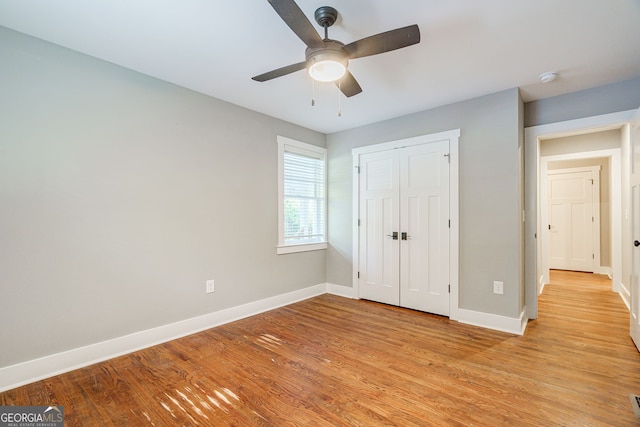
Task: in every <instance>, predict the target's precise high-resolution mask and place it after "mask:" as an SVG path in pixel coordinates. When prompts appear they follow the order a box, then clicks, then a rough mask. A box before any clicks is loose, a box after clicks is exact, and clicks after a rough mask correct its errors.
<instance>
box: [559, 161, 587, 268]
mask: <svg viewBox="0 0 640 427" xmlns="http://www.w3.org/2000/svg"><path fill="white" fill-rule="evenodd" d="M597 178H598V177H595V176H594V173H593V171H577V172H576V171H572V170H571V169H562V170H553V171H549V267H550V268H553V269H559V270H574V271H587V272H591V273H593V266H594V253H595V252H594V248H593V221H594V212H593V205H594V201H593V184H594V181H595V180H596V179H597Z"/></svg>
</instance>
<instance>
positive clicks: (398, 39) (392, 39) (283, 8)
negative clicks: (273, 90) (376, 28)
mask: <svg viewBox="0 0 640 427" xmlns="http://www.w3.org/2000/svg"><path fill="white" fill-rule="evenodd" d="M268 1H269V4H271V6H273V8H274V9H275V11H276V13H278V15H280V17H281V18H282V20H283V21H284V22H285V23H286V24H287V25H288V26H289V28H291V29H292V30H293V32H294V33H296V35H297V36H298V37H299V38H300V39H301V40H302V41H303V42H304V44H306V45H307V49H306V51H305V60H304V61H303V62H298V63H297V64H292V65H287V66H286V67H282V68H278V69H276V70H272V71H269V72H267V73H264V74H260V75H258V76H255V77H252V79H253V80H255V81H258V82H265V81H267V80H271V79H275V78H277V77H282V76H285V75H287V74H291V73H293V72H296V71H299V70H302V69H304V68H306V69H307V70H308V72H309V74H310V75H311V77H312V78H313V79H314V80H318V81H327V82H335V83H336V84H337V85H338V87H339V88H340V90H341V91H342V93H343V94H344V95H345V96H347V97H350V96H353V95H357V94H359V93H360V92H362V88H361V87H360V85H359V84H358V82H357V81H356V79H355V78H354V77H353V75H352V74H351V73H350V72H349V70H348V69H347V68H348V65H349V60H350V59H356V58H363V57H365V56H372V55H377V54H379V53H384V52H389V51H392V50H396V49H401V48H403V47H407V46H411V45H414V44H417V43H420V29H419V28H418V26H417V25H409V26H408V27H403V28H397V29H395V30H391V31H386V32H384V33H380V34H376V35H374V36H370V37H366V38H364V39H360V40H357V41H355V42H351V43H349V44H346V45H345V44H344V43H342V42H340V41H338V40H332V39H330V38H329V35H328V29H329V27H330V26H332V25H333V24H334V23H335V22H336V19H338V11H337V10H336V9H334V8H333V7H330V6H322V7H320V8H318V9H317V10H316V11H315V14H314V18H315V20H316V22H317V23H318V24H319V25H320V26H321V27H323V28H324V38H320V35H319V34H318V32H317V31H316V30H315V28H314V27H313V25H312V24H311V22H309V20H308V19H307V17H306V16H305V15H304V13H303V12H302V10H301V9H300V7H299V6H298V5H297V4H296V2H295V1H294V0H268Z"/></svg>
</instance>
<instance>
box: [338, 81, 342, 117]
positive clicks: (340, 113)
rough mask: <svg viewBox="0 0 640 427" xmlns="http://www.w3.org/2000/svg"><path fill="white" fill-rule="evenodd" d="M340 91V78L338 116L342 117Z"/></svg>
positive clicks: (339, 85) (339, 84)
mask: <svg viewBox="0 0 640 427" xmlns="http://www.w3.org/2000/svg"><path fill="white" fill-rule="evenodd" d="M341 92H342V86H341V83H340V80H338V117H342V99H341V98H340V93H341Z"/></svg>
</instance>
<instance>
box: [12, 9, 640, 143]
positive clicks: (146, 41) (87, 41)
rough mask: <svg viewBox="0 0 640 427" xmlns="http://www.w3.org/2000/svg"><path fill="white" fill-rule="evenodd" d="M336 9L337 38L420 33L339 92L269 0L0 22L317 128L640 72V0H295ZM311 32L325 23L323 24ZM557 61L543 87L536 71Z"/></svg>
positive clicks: (540, 93) (333, 31) (29, 13)
mask: <svg viewBox="0 0 640 427" xmlns="http://www.w3.org/2000/svg"><path fill="white" fill-rule="evenodd" d="M297 2H298V5H299V6H300V8H301V9H302V10H303V11H304V12H305V14H306V15H307V17H309V19H310V21H311V22H312V23H313V24H314V25H315V24H316V23H315V21H314V20H313V13H314V11H315V9H316V8H317V7H319V6H324V5H328V6H333V7H335V8H336V9H338V12H339V13H340V17H339V18H338V22H336V24H335V25H334V26H333V27H331V28H330V29H329V36H330V37H331V38H333V39H337V40H340V41H342V42H344V43H350V42H352V41H355V40H358V39H360V38H363V37H367V36H370V35H373V34H377V33H380V32H383V31H387V30H391V29H394V28H397V27H403V26H406V25H411V24H418V26H419V27H420V31H421V35H422V41H421V42H420V44H418V45H415V46H411V47H408V48H405V49H401V50H397V51H394V52H388V53H385V54H382V55H377V56H373V57H368V58H360V59H356V60H353V61H351V63H350V64H349V69H350V71H351V72H352V73H353V75H354V76H355V77H356V79H357V80H358V82H359V83H360V85H361V86H362V88H363V92H362V93H361V94H359V95H356V96H354V97H352V98H344V97H341V98H342V99H341V104H342V116H341V117H338V114H337V113H338V90H337V88H336V87H335V86H334V85H333V84H330V83H328V84H327V83H324V84H316V88H315V92H316V95H315V97H316V106H315V107H311V97H312V83H311V80H310V78H309V77H308V75H307V74H306V72H305V71H299V72H297V73H294V74H290V75H288V76H284V77H281V78H278V79H275V80H272V81H269V82H265V83H258V82H255V81H253V80H251V77H252V76H254V75H257V74H261V73H263V72H266V71H270V70H272V69H275V68H279V67H281V66H285V65H289V64H292V63H295V62H300V61H303V60H304V50H305V45H304V44H303V43H302V41H301V40H300V39H299V38H298V37H297V36H296V35H295V34H294V33H293V32H292V31H291V30H290V29H289V28H288V27H287V26H286V25H285V24H284V22H283V21H282V20H281V19H280V17H279V16H278V15H277V14H276V12H275V11H274V10H273V8H272V7H271V6H270V5H269V3H268V2H267V0H241V1H239V0H236V1H222V0H0V25H2V26H5V27H8V28H10V29H13V30H16V31H20V32H23V33H25V34H29V35H32V36H35V37H38V38H41V39H44V40H47V41H50V42H52V43H56V44H58V45H61V46H65V47H68V48H70V49H73V50H76V51H79V52H82V53H85V54H88V55H91V56H94V57H97V58H100V59H103V60H105V61H109V62H112V63H115V64H118V65H121V66H123V67H126V68H130V69H132V70H136V71H139V72H141V73H144V74H147V75H150V76H153V77H157V78H159V79H162V80H166V81H168V82H172V83H175V84H177V85H180V86H183V87H186V88H189V89H192V90H195V91H198V92H202V93H205V94H208V95H211V96H213V97H216V98H219V99H222V100H225V101H228V102H231V103H233V104H237V105H240V106H243V107H246V108H249V109H251V110H255V111H259V112H262V113H265V114H268V115H270V116H274V117H277V118H280V119H283V120H286V121H289V122H292V123H296V124H299V125H302V126H305V127H308V128H310V129H315V130H318V131H320V132H324V133H332V132H337V131H340V130H344V129H349V128H353V127H357V126H361V125H364V124H367V123H372V122H377V121H380V120H384V119H388V118H392V117H397V116H401V115H405V114H409V113H412V112H417V111H422V110H426V109H429V108H433V107H437V106H440V105H445V104H449V103H453V102H457V101H461V100H464V99H470V98H474V97H477V96H481V95H485V94H489V93H494V92H498V91H501V90H504V89H509V88H513V87H520V88H521V91H522V96H523V98H524V100H525V101H530V100H535V99H541V98H547V97H550V96H554V95H559V94H563V93H568V92H573V91H576V90H581V89H586V88H590V87H595V86H599V85H602V84H606V83H612V82H617V81H622V80H627V79H630V78H634V77H638V76H640V0H481V1H480V0H399V1H394V2H390V1H388V0H343V1H338V0H297ZM318 30H319V31H320V28H318ZM546 71H557V72H558V73H559V75H560V78H559V79H558V80H556V81H555V82H553V83H549V84H542V83H540V82H539V80H538V76H539V75H540V74H541V73H543V72H546Z"/></svg>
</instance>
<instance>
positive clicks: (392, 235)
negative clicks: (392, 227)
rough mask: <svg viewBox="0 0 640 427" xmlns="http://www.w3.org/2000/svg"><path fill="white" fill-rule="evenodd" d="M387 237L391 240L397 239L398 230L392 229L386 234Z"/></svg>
mask: <svg viewBox="0 0 640 427" xmlns="http://www.w3.org/2000/svg"><path fill="white" fill-rule="evenodd" d="M387 237H391V238H392V239H393V240H398V232H397V231H394V232H393V233H392V234H387Z"/></svg>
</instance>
